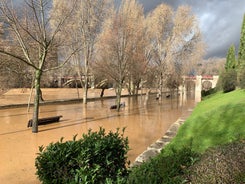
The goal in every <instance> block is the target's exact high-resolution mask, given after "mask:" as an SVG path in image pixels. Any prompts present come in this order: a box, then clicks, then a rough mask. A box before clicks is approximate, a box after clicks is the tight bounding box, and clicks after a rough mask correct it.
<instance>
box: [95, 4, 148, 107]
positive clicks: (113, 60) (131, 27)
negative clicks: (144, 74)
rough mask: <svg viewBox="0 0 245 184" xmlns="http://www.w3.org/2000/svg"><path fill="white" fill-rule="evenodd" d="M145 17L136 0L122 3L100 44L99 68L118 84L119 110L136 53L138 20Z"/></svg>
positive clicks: (113, 14)
mask: <svg viewBox="0 0 245 184" xmlns="http://www.w3.org/2000/svg"><path fill="white" fill-rule="evenodd" d="M142 15H143V9H142V6H140V5H139V4H138V3H137V2H136V1H135V0H125V1H122V4H121V6H120V8H119V10H118V12H116V11H114V12H112V15H111V18H110V19H108V20H107V21H106V23H105V24H104V29H103V32H102V34H101V35H100V40H99V42H98V44H97V53H98V56H97V67H98V68H100V70H101V71H102V72H103V73H105V74H106V75H107V76H108V78H109V79H111V80H113V81H114V85H115V86H114V87H115V90H116V95H117V99H116V105H117V110H118V111H119V109H120V102H121V92H122V88H123V84H124V82H125V79H126V77H127V73H128V71H129V65H130V61H132V60H131V59H130V56H132V54H133V52H136V47H135V44H136V41H135V38H136V37H135V36H136V32H137V28H139V24H138V23H137V21H139V19H138V18H140V19H141V16H142Z"/></svg>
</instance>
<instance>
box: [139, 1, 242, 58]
mask: <svg viewBox="0 0 245 184" xmlns="http://www.w3.org/2000/svg"><path fill="white" fill-rule="evenodd" d="M139 2H140V3H141V4H143V6H144V8H145V11H146V12H148V11H151V10H152V9H154V8H155V7H156V6H157V5H159V4H160V3H166V4H169V5H171V6H172V7H173V8H175V9H176V8H177V7H178V6H180V5H190V6H191V7H192V10H193V12H194V13H195V14H196V16H197V19H198V20H199V26H200V29H201V31H202V34H203V38H204V41H205V42H206V44H207V46H208V49H207V55H206V58H208V57H226V52H227V50H228V48H229V47H230V45H231V44H234V45H235V46H236V49H237V50H238V45H239V40H240V31H241V25H242V19H243V15H244V13H245V0H222V1H221V0H205V1H200V0H139Z"/></svg>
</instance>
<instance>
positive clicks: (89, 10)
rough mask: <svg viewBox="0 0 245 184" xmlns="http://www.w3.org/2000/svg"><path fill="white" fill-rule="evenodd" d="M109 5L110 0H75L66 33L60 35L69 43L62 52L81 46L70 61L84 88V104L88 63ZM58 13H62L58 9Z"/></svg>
mask: <svg viewBox="0 0 245 184" xmlns="http://www.w3.org/2000/svg"><path fill="white" fill-rule="evenodd" d="M56 2H57V3H56V4H57V6H56V8H57V9H60V6H61V5H60V1H56ZM63 3H65V4H66V5H67V6H68V7H69V3H70V2H69V1H64V2H63ZM111 7H112V1H111V0H77V4H76V8H75V9H74V12H73V16H72V17H71V18H70V20H69V23H68V24H67V25H66V27H65V32H66V34H63V35H62V36H63V37H65V38H66V39H67V40H68V41H69V43H70V45H68V46H67V47H66V48H64V50H63V54H66V52H67V51H71V50H74V49H77V48H78V47H80V48H81V50H80V51H79V52H77V53H76V54H75V55H74V56H73V57H72V63H73V65H74V67H75V71H76V74H77V76H78V78H79V79H80V82H81V86H82V87H83V89H84V93H83V103H84V104H86V103H87V92H88V87H89V84H88V82H89V77H90V71H89V65H90V63H91V61H92V59H93V56H94V45H95V43H96V42H97V37H98V34H99V33H100V32H101V26H102V24H103V21H104V19H105V17H107V16H108V12H109V11H110V8H111ZM59 13H60V14H63V12H62V11H60V10H59Z"/></svg>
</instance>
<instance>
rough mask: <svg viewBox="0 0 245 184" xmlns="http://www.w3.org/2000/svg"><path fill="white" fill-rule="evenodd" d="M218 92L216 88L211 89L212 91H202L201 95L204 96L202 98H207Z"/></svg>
mask: <svg viewBox="0 0 245 184" xmlns="http://www.w3.org/2000/svg"><path fill="white" fill-rule="evenodd" d="M216 92H217V89H216V88H211V89H209V90H207V91H206V90H202V91H201V95H202V97H205V96H208V95H211V94H214V93H216Z"/></svg>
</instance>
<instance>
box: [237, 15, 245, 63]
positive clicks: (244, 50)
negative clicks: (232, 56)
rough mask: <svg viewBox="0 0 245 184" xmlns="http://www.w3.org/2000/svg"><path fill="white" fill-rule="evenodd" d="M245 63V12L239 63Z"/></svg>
mask: <svg viewBox="0 0 245 184" xmlns="http://www.w3.org/2000/svg"><path fill="white" fill-rule="evenodd" d="M244 63H245V14H244V16H243V23H242V30H241V38H240V45H239V51H238V64H239V65H242V64H244Z"/></svg>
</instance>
